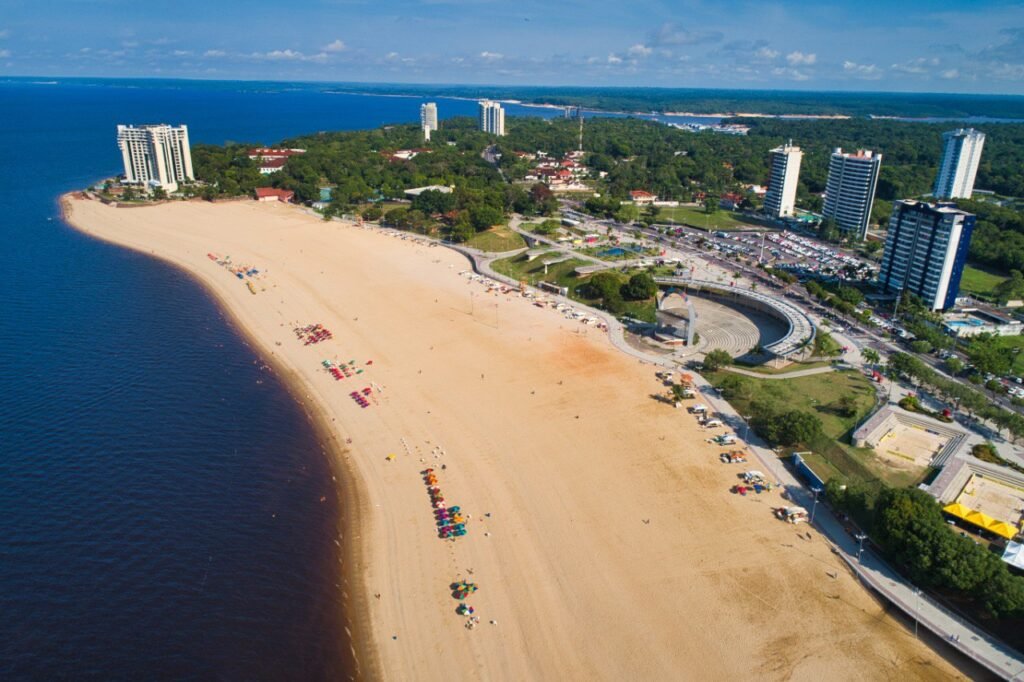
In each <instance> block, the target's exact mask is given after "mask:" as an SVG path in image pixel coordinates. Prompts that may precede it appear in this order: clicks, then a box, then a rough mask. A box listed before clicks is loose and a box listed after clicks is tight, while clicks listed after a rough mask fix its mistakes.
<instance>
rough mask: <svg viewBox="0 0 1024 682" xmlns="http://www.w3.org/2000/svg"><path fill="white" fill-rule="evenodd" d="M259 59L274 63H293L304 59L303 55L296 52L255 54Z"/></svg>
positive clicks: (280, 51)
mask: <svg viewBox="0 0 1024 682" xmlns="http://www.w3.org/2000/svg"><path fill="white" fill-rule="evenodd" d="M253 56H254V57H256V58H257V59H270V60H273V61H281V60H283V61H292V60H295V59H302V53H301V52H296V51H295V50H271V51H270V52H254V53H253Z"/></svg>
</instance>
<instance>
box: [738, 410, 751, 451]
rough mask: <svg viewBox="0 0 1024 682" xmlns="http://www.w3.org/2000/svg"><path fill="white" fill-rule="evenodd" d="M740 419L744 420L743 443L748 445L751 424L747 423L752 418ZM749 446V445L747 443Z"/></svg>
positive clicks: (741, 417) (741, 416)
mask: <svg viewBox="0 0 1024 682" xmlns="http://www.w3.org/2000/svg"><path fill="white" fill-rule="evenodd" d="M740 419H742V420H743V442H744V443H747V435H748V434H749V433H750V422H749V421H747V420H748V419H750V417H744V416H743V415H742V414H741V415H740ZM747 444H748V445H749V443H747Z"/></svg>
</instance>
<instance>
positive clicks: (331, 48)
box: [323, 40, 346, 52]
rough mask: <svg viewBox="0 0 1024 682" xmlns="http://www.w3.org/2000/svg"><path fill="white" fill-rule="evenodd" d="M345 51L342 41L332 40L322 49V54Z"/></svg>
mask: <svg viewBox="0 0 1024 682" xmlns="http://www.w3.org/2000/svg"><path fill="white" fill-rule="evenodd" d="M345 50H346V46H345V42H344V41H342V40H333V41H331V42H329V43H327V44H326V45H324V47H323V51H324V52H344V51H345Z"/></svg>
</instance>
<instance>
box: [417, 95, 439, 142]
mask: <svg viewBox="0 0 1024 682" xmlns="http://www.w3.org/2000/svg"><path fill="white" fill-rule="evenodd" d="M420 127H421V128H422V129H423V139H424V140H427V141H429V140H430V133H432V132H433V131H435V130H437V104H435V103H434V102H425V103H424V104H421V105H420Z"/></svg>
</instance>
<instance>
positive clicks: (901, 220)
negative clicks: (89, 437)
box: [878, 201, 974, 310]
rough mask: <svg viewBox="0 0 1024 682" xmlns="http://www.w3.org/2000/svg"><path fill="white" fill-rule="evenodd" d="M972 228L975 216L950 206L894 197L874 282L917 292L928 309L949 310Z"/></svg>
mask: <svg viewBox="0 0 1024 682" xmlns="http://www.w3.org/2000/svg"><path fill="white" fill-rule="evenodd" d="M973 231H974V215H972V214H970V213H967V212H966V211H961V210H959V209H957V208H956V206H954V205H953V204H929V203H926V202H923V201H897V202H896V203H895V204H893V207H892V218H891V219H890V220H889V235H888V237H886V240H885V251H884V253H883V254H882V268H881V270H879V272H878V281H879V283H880V284H881V285H882V286H884V287H885V288H886V289H888V290H889V291H895V292H898V293H902V292H904V291H909V292H911V293H914V294H916V295H917V296H919V297H920V298H921V299H922V300H923V301H924V302H925V304H926V305H928V306H929V307H930V308H931V309H932V310H946V309H948V308H952V307H953V305H954V304H955V303H956V297H957V293H958V292H959V290H960V276H961V275H962V274H963V271H964V265H966V263H967V249H968V248H969V247H970V245H971V233H972V232H973Z"/></svg>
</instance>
